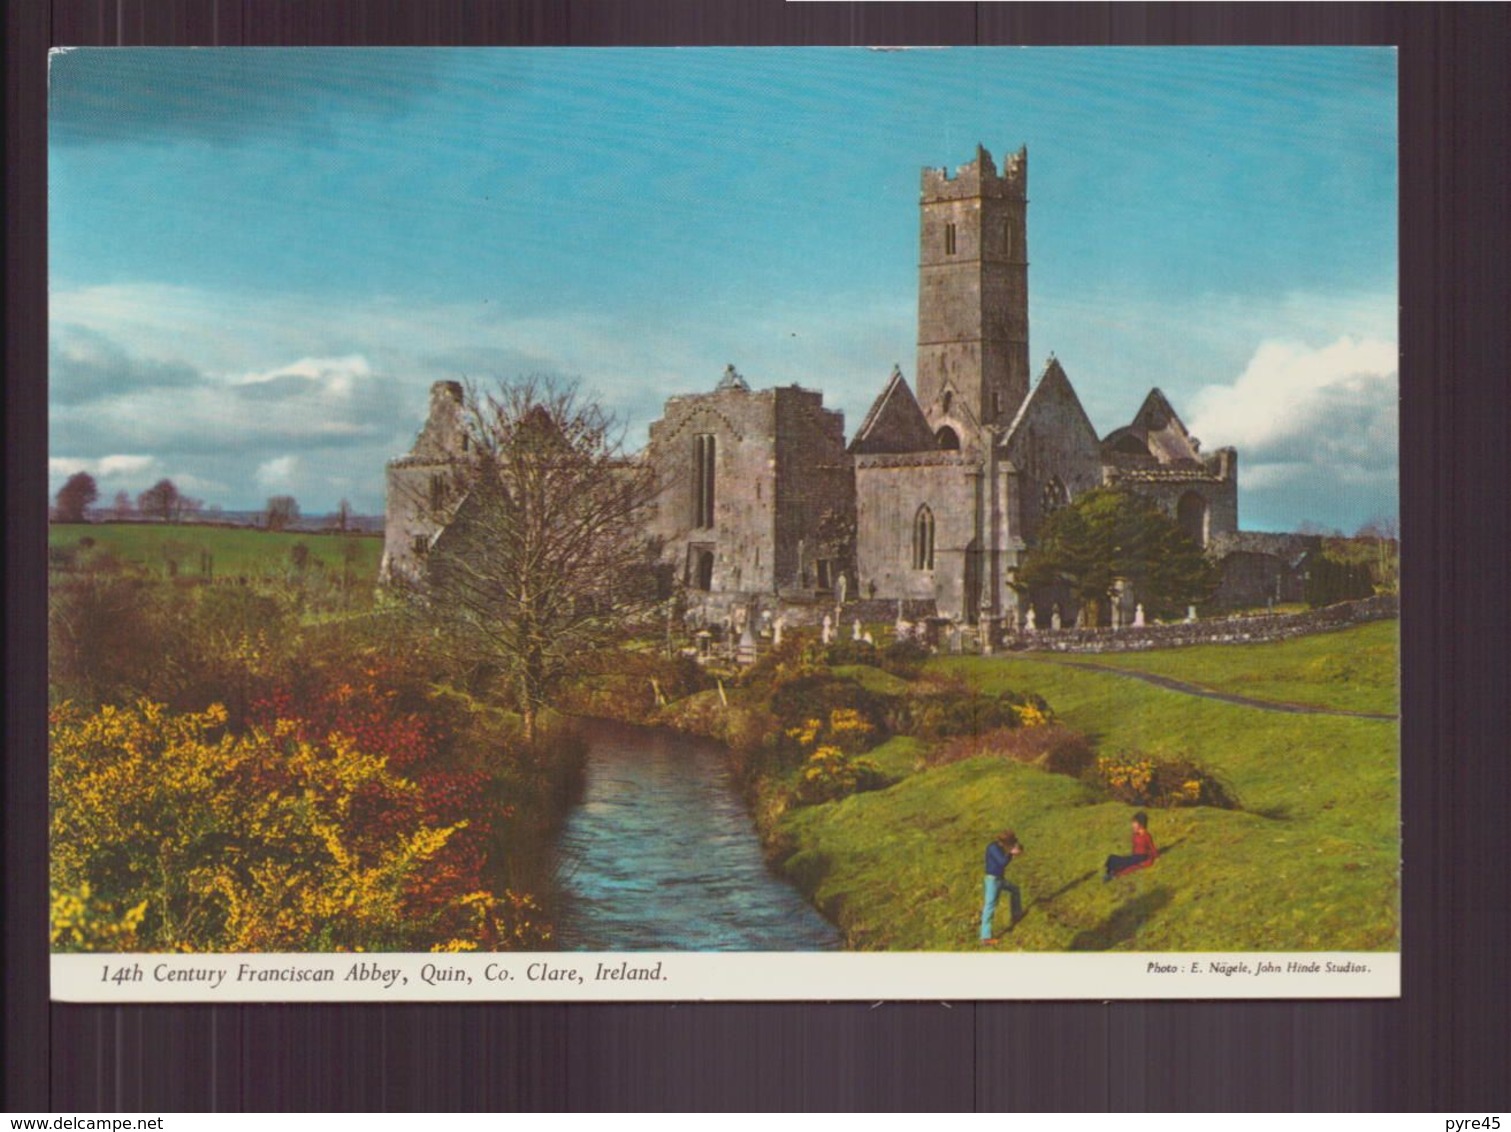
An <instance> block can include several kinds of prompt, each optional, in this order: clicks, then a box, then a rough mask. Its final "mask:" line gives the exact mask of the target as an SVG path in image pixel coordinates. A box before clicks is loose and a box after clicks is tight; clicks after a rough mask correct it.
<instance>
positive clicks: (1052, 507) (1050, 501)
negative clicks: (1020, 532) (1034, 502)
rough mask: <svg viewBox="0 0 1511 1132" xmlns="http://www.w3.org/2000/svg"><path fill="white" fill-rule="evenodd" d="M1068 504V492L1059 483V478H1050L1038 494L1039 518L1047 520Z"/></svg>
mask: <svg viewBox="0 0 1511 1132" xmlns="http://www.w3.org/2000/svg"><path fill="white" fill-rule="evenodd" d="M1069 502H1070V492H1068V491H1066V490H1065V485H1064V484H1063V483H1061V482H1060V477H1059V476H1050V477H1049V479H1048V480H1046V481H1045V483H1044V488H1043V490H1042V491H1040V492H1039V516H1040V518H1043V519H1047V518H1049V517H1050V516H1051V515H1053V514H1054V513H1055V512H1056V511H1058V510H1059V509H1060V508H1061V507H1064V506H1065V505H1066V504H1067V503H1069Z"/></svg>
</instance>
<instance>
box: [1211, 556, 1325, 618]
mask: <svg viewBox="0 0 1511 1132" xmlns="http://www.w3.org/2000/svg"><path fill="white" fill-rule="evenodd" d="M1220 565H1221V568H1222V580H1221V582H1219V584H1218V586H1217V589H1216V591H1215V592H1214V593H1213V594H1212V604H1213V605H1215V606H1217V607H1218V608H1219V609H1238V608H1245V607H1251V606H1261V605H1264V604H1265V603H1266V602H1269V601H1276V602H1289V601H1302V600H1304V599H1305V596H1306V595H1305V590H1306V574H1305V571H1304V570H1299V569H1294V568H1292V566H1291V563H1290V562H1289V561H1287V560H1286V559H1284V558H1279V557H1277V556H1275V555H1273V554H1256V553H1254V552H1253V551H1244V550H1240V551H1236V552H1235V553H1233V554H1228V555H1224V556H1223V558H1222V560H1221V562H1220Z"/></svg>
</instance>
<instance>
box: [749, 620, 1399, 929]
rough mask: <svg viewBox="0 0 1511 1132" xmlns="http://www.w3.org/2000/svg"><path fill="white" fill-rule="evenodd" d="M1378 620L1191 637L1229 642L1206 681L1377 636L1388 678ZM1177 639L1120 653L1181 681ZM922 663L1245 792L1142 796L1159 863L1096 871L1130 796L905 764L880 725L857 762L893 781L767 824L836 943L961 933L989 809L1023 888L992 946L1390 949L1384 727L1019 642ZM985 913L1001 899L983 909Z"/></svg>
mask: <svg viewBox="0 0 1511 1132" xmlns="http://www.w3.org/2000/svg"><path fill="white" fill-rule="evenodd" d="M1394 629H1395V626H1394V623H1386V624H1385V625H1382V626H1376V625H1370V626H1365V627H1363V628H1361V629H1354V630H1347V631H1344V632H1339V633H1331V634H1324V635H1321V636H1318V637H1316V638H1309V639H1308V640H1307V641H1298V642H1292V643H1291V644H1289V645H1286V646H1272V645H1252V646H1227V648H1226V650H1216V649H1214V650H1201V651H1205V652H1220V651H1229V652H1232V653H1233V654H1235V655H1233V656H1232V657H1230V658H1223V661H1222V663H1221V664H1216V663H1209V664H1208V665H1207V668H1206V669H1205V670H1202V671H1204V673H1205V674H1207V675H1208V677H1209V679H1208V680H1206V681H1205V682H1207V683H1214V681H1213V680H1212V679H1211V676H1212V674H1213V670H1216V674H1217V677H1218V678H1219V679H1229V678H1234V674H1237V673H1242V672H1251V671H1252V672H1260V673H1272V674H1281V673H1289V674H1290V676H1289V679H1291V680H1294V679H1295V674H1296V673H1297V672H1299V671H1304V670H1305V669H1306V666H1308V665H1315V666H1316V668H1317V670H1319V671H1333V669H1330V668H1329V667H1328V666H1329V664H1336V665H1338V666H1340V667H1341V666H1344V665H1347V664H1349V663H1351V662H1353V660H1354V659H1355V657H1356V656H1357V655H1358V654H1359V653H1360V652H1368V651H1369V650H1370V649H1373V648H1375V647H1376V646H1381V645H1384V646H1386V647H1388V648H1390V650H1391V663H1390V668H1391V670H1392V676H1393V669H1394V641H1395V634H1394ZM1387 630H1388V631H1387ZM1272 650H1273V651H1272ZM1287 650H1290V651H1289V652H1288V651H1287ZM1197 651H1198V650H1194V649H1192V650H1182V651H1181V654H1180V656H1179V657H1177V655H1176V654H1175V653H1164V654H1144V655H1141V656H1138V657H1128V658H1120V659H1126V660H1128V661H1137V662H1141V663H1140V664H1139V667H1144V665H1146V664H1147V665H1148V668H1147V669H1146V670H1149V671H1155V670H1157V669H1156V668H1155V665H1163V664H1165V663H1169V664H1170V665H1171V666H1172V667H1170V668H1168V669H1165V668H1161V669H1158V670H1160V671H1164V672H1166V673H1167V674H1169V675H1172V676H1176V677H1177V678H1180V679H1186V678H1187V677H1188V675H1191V674H1193V672H1194V671H1196V670H1199V669H1200V664H1199V658H1196V659H1193V660H1190V661H1188V660H1186V659H1185V658H1186V657H1188V656H1191V654H1194V653H1196V652H1197ZM1329 657H1332V658H1335V659H1334V660H1332V661H1329V659H1328V658H1329ZM1058 659H1063V658H1058ZM1151 662H1152V663H1151ZM1188 664H1189V665H1190V666H1191V667H1189V668H1187V667H1184V666H1185V665H1188ZM931 667H933V668H934V669H936V670H942V671H947V672H952V673H955V674H958V675H962V676H964V677H966V678H968V679H970V680H971V681H972V682H974V683H977V684H979V685H980V686H982V687H983V688H986V689H989V690H990V689H998V688H1004V687H1010V688H1014V689H1016V690H1019V691H1031V692H1037V693H1039V694H1040V695H1042V696H1044V697H1045V698H1046V699H1047V700H1048V701H1049V703H1050V704H1051V705H1052V707H1053V708H1054V709H1055V711H1056V712H1057V713H1058V715H1059V716H1060V718H1061V719H1062V720H1063V721H1064V722H1065V723H1067V724H1069V725H1070V726H1072V727H1075V728H1078V729H1080V730H1082V731H1085V732H1087V733H1088V734H1089V735H1091V736H1092V737H1093V739H1094V740H1095V742H1096V745H1097V748H1098V750H1099V752H1102V753H1113V752H1116V751H1118V750H1120V749H1129V748H1137V749H1139V750H1142V751H1145V752H1147V753H1150V754H1172V755H1173V754H1186V755H1190V756H1192V757H1194V758H1196V760H1197V761H1198V762H1200V763H1202V764H1203V765H1204V766H1206V767H1207V768H1209V769H1211V770H1213V771H1215V772H1216V773H1217V774H1219V775H1220V776H1221V778H1222V779H1223V781H1224V782H1226V783H1227V784H1228V785H1229V786H1230V787H1231V788H1232V789H1233V791H1234V792H1236V794H1237V796H1238V798H1239V800H1240V802H1241V804H1242V806H1243V808H1242V809H1241V810H1237V811H1228V810H1216V809H1207V808H1185V809H1173V810H1155V811H1152V813H1151V823H1150V826H1151V832H1152V833H1153V835H1154V837H1155V839H1156V841H1157V842H1158V844H1159V845H1160V847H1161V851H1162V856H1161V859H1160V861H1159V862H1158V863H1157V864H1156V865H1154V866H1153V867H1152V868H1149V869H1146V870H1143V871H1141V872H1139V873H1135V874H1133V875H1131V876H1129V877H1125V878H1121V879H1119V880H1116V881H1113V882H1112V883H1110V884H1105V885H1104V884H1103V883H1102V881H1101V879H1100V869H1101V863H1102V860H1103V859H1104V858H1105V856H1106V855H1107V854H1109V853H1126V852H1127V851H1128V841H1129V835H1128V818H1129V815H1130V813H1131V808H1130V807H1128V806H1126V805H1122V804H1119V803H1114V802H1107V801H1102V800H1099V798H1098V797H1097V795H1096V794H1095V793H1094V792H1093V790H1092V789H1091V788H1089V787H1088V786H1086V785H1084V784H1082V783H1081V782H1079V781H1077V780H1074V779H1070V778H1067V777H1063V776H1059V775H1052V774H1048V773H1045V772H1043V771H1040V770H1038V769H1036V768H1033V767H1029V766H1024V765H1020V764H1017V763H1012V762H1009V761H1007V760H1005V759H1000V758H994V757H983V758H976V759H971V760H968V761H965V762H960V763H955V764H953V765H948V766H943V767H938V768H932V769H917V768H918V767H919V765H920V764H919V763H918V761H917V755H918V753H919V750H920V748H918V747H917V746H916V744H913V741H912V740H893V741H892V742H891V743H889V744H887V745H886V746H885V747H883V748H880V749H878V751H876V752H875V753H874V755H873V757H875V758H877V760H878V761H879V762H881V763H882V764H883V765H884V768H885V770H886V771H887V772H888V774H889V775H893V776H906V777H902V780H901V781H899V782H898V783H896V784H895V785H894V786H892V787H890V788H889V789H886V790H882V791H877V792H873V793H868V794H860V795H856V796H853V797H850V798H846V799H844V800H842V801H840V802H837V803H831V804H827V805H823V806H814V807H806V808H802V809H797V810H793V811H791V812H789V813H788V814H787V815H786V816H785V817H784V818H782V819H781V823H780V826H779V830H778V833H779V835H780V837H781V839H782V840H783V841H785V842H787V843H788V844H791V845H795V846H796V852H795V853H793V854H792V855H791V856H790V857H789V858H788V859H787V860H786V862H785V866H784V867H785V869H786V871H787V872H788V873H789V875H791V876H792V877H793V878H794V879H795V880H796V881H797V882H798V883H799V884H800V885H801V886H802V887H803V888H804V890H805V891H807V892H809V893H810V894H811V895H812V897H813V899H814V900H815V902H816V903H817V904H818V906H819V907H820V908H822V909H823V910H824V911H825V912H826V913H828V914H829V915H830V916H831V917H832V918H833V919H834V920H835V921H836V922H837V923H838V924H839V925H840V926H841V927H842V928H843V929H844V930H845V932H846V933H847V936H848V938H849V940H850V943H851V945H852V946H855V947H861V948H886V949H901V950H914V949H926V950H938V949H970V948H975V947H976V946H978V945H977V944H976V942H975V935H976V931H975V927H976V919H977V916H978V915H979V909H980V900H981V891H980V890H981V873H982V863H981V858H982V854H983V851H984V849H985V845H986V842H987V840H988V839H989V838H990V836H991V834H992V833H993V832H995V831H996V830H998V829H1001V828H1003V827H1004V826H1012V827H1014V828H1015V829H1016V830H1017V832H1018V835H1019V837H1020V838H1021V839H1022V840H1023V842H1024V844H1025V846H1026V852H1025V853H1024V855H1023V856H1022V857H1020V858H1018V860H1017V862H1016V863H1015V864H1014V865H1013V866H1012V868H1011V870H1010V873H1009V878H1010V879H1013V880H1015V881H1016V882H1017V883H1018V884H1019V885H1020V886H1021V887H1022V888H1023V890H1024V895H1025V898H1026V901H1027V905H1028V915H1027V917H1026V918H1025V919H1024V920H1023V921H1022V923H1020V924H1019V925H1018V927H1017V928H1016V929H1015V930H1014V931H1013V932H1011V933H1010V934H1008V935H1007V936H1006V937H1005V940H1004V943H1003V945H1002V946H1004V947H1009V948H1017V949H1023V950H1035V951H1063V950H1103V949H1122V950H1152V951H1163V950H1171V951H1184V950H1219V951H1228V950H1265V951H1273V950H1378V949H1393V948H1395V947H1397V946H1398V932H1399V926H1398V925H1399V882H1398V860H1399V856H1400V845H1399V833H1398V828H1399V822H1398V815H1399V810H1400V794H1399V774H1398V769H1397V768H1398V751H1397V746H1398V733H1397V726H1396V725H1395V724H1394V723H1390V722H1380V721H1374V720H1365V719H1351V718H1346V717H1337V716H1316V715H1312V716H1306V715H1293V714H1286V713H1281V712H1273V711H1266V710H1263V709H1259V708H1252V707H1242V706H1237V705H1231V704H1225V703H1221V702H1217V701H1211V700H1203V699H1199V698H1196V697H1193V696H1189V695H1184V694H1181V693H1177V692H1172V691H1167V690H1164V689H1161V688H1157V687H1153V686H1151V685H1147V684H1144V683H1141V682H1138V681H1134V680H1129V679H1127V678H1125V677H1120V676H1117V675H1114V674H1111V673H1099V672H1094V671H1089V670H1085V669H1077V668H1074V667H1068V666H1066V665H1063V664H1057V663H1053V662H1050V661H1046V660H1043V659H1037V658H1024V659H1018V658H1014V659H1002V658H952V659H949V660H944V661H938V662H935V664H934V665H932V666H931ZM1275 683H1276V684H1277V685H1279V686H1282V687H1285V686H1289V685H1287V684H1286V682H1285V681H1281V680H1278V679H1277V680H1276V681H1275ZM1390 684H1391V687H1392V688H1393V687H1394V682H1393V679H1392V680H1391V681H1390ZM1303 686H1304V685H1301V684H1297V685H1296V687H1303ZM1234 690H1240V691H1242V690H1245V689H1243V688H1235V689H1234ZM1318 695H1320V696H1321V697H1322V701H1321V702H1336V703H1340V706H1341V704H1342V703H1346V704H1348V705H1349V706H1351V707H1352V706H1353V705H1354V704H1355V703H1358V702H1368V703H1369V704H1370V709H1371V710H1372V709H1375V708H1379V707H1381V706H1382V702H1381V701H1380V700H1378V699H1370V700H1367V701H1361V700H1356V699H1351V698H1350V695H1349V693H1348V690H1347V685H1346V684H1342V683H1340V684H1338V685H1337V686H1336V687H1335V686H1334V684H1333V682H1331V681H1329V682H1327V683H1326V685H1325V689H1324V690H1322V691H1319V692H1318ZM1275 698H1277V699H1282V698H1283V699H1291V698H1293V697H1292V696H1291V695H1290V694H1287V695H1284V696H1279V695H1277V696H1276V697H1275ZM1394 703H1395V701H1394V699H1393V698H1392V699H1391V700H1390V701H1389V703H1388V704H1383V706H1384V709H1385V710H1393V708H1394ZM1005 919H1006V908H1005V905H1004V907H1003V909H1002V911H1001V913H1000V921H999V922H1002V923H1004V924H1005Z"/></svg>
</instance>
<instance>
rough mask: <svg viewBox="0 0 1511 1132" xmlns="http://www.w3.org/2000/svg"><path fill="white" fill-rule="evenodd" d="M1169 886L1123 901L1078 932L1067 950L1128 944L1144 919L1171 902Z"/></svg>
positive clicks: (1105, 948) (1106, 947)
mask: <svg viewBox="0 0 1511 1132" xmlns="http://www.w3.org/2000/svg"><path fill="white" fill-rule="evenodd" d="M1170 900H1171V895H1170V890H1169V889H1168V888H1155V889H1151V890H1150V891H1148V892H1146V893H1144V894H1143V895H1142V896H1140V897H1138V898H1137V899H1135V900H1132V901H1129V902H1128V903H1127V904H1124V905H1123V906H1122V907H1121V908H1119V909H1117V911H1115V912H1113V913H1112V915H1110V916H1108V917H1107V918H1106V919H1105V920H1103V921H1102V922H1101V923H1100V924H1098V925H1097V926H1096V927H1094V928H1087V929H1086V930H1085V931H1081V932H1077V933H1076V935H1075V938H1074V939H1072V940H1071V941H1070V945H1069V947H1067V948H1066V950H1067V951H1110V950H1111V949H1112V948H1114V947H1116V946H1118V944H1120V943H1127V942H1128V941H1129V940H1131V939H1132V938H1133V937H1134V935H1135V934H1136V933H1137V932H1138V930H1139V928H1141V927H1143V925H1144V922H1145V921H1146V920H1148V919H1149V917H1150V916H1152V915H1154V914H1155V913H1156V912H1158V911H1159V910H1160V909H1161V908H1164V907H1165V906H1166V905H1167V904H1169V903H1170Z"/></svg>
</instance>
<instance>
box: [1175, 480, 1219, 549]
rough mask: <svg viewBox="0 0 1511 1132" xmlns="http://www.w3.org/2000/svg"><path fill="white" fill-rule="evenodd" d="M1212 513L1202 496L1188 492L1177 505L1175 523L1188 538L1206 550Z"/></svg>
mask: <svg viewBox="0 0 1511 1132" xmlns="http://www.w3.org/2000/svg"><path fill="white" fill-rule="evenodd" d="M1210 518H1211V512H1210V510H1209V509H1208V507H1207V501H1206V500H1205V499H1204V498H1202V496H1201V495H1200V494H1198V493H1197V492H1194V491H1188V492H1186V494H1185V495H1182V496H1181V497H1180V502H1179V503H1177V504H1176V505H1175V521H1176V523H1178V524H1179V525H1180V529H1181V530H1182V531H1183V532H1185V535H1186V537H1187V538H1189V539H1190V540H1191V541H1192V542H1194V543H1195V544H1196V545H1197V546H1199V547H1202V548H1203V549H1205V548H1206V545H1207V531H1208V523H1209V520H1210Z"/></svg>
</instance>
